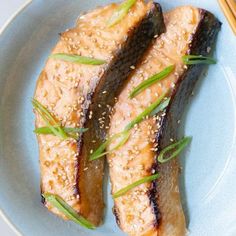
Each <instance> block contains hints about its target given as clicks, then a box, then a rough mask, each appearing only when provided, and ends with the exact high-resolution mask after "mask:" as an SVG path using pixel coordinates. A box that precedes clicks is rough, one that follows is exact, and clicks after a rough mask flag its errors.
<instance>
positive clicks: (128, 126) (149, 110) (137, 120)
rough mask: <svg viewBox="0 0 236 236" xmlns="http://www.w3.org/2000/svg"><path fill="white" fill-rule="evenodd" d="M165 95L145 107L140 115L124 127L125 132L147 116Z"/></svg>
mask: <svg viewBox="0 0 236 236" xmlns="http://www.w3.org/2000/svg"><path fill="white" fill-rule="evenodd" d="M166 95H167V93H164V94H163V95H161V96H160V97H159V98H158V99H157V100H156V101H155V102H154V103H152V104H151V105H150V106H149V107H147V108H146V109H145V110H144V111H143V112H142V113H140V114H139V115H138V116H137V117H136V118H135V119H134V120H132V121H131V122H130V123H129V124H128V125H127V126H126V127H125V130H130V129H132V128H133V127H134V126H135V125H136V124H139V123H140V122H141V121H143V119H145V118H146V117H147V116H149V115H150V114H151V113H152V112H153V111H154V110H155V109H156V108H157V107H158V106H159V105H160V104H161V102H162V101H163V99H164V98H165V96H166Z"/></svg>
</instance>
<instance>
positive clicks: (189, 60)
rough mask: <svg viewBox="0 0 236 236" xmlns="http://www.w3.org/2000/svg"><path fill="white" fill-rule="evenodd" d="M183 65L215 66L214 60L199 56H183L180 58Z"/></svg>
mask: <svg viewBox="0 0 236 236" xmlns="http://www.w3.org/2000/svg"><path fill="white" fill-rule="evenodd" d="M182 60H183V62H184V64H185V65H195V64H208V65H210V64H216V60H215V59H214V58H212V57H204V56H201V55H185V56H183V57H182Z"/></svg>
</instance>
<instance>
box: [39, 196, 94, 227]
mask: <svg viewBox="0 0 236 236" xmlns="http://www.w3.org/2000/svg"><path fill="white" fill-rule="evenodd" d="M42 196H43V197H44V198H45V200H46V201H48V202H49V203H50V204H51V205H52V206H54V207H55V208H57V209H58V210H59V211H60V212H61V213H63V214H64V215H65V216H66V217H68V218H69V219H70V220H72V221H74V222H75V223H77V224H79V225H81V226H83V227H85V228H87V229H95V228H96V227H95V226H94V225H93V224H92V223H90V222H89V221H88V220H86V219H85V218H84V217H82V216H81V215H79V214H78V213H77V212H76V211H75V210H74V209H73V208H72V207H71V206H69V205H68V204H67V203H66V202H65V201H64V200H63V199H62V198H61V197H59V196H57V195H54V194H50V193H44V194H42Z"/></svg>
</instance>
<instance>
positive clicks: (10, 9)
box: [0, 0, 26, 236]
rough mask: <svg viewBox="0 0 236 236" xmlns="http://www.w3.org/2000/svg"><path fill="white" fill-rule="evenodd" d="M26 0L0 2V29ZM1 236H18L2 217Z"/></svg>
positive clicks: (0, 224)
mask: <svg viewBox="0 0 236 236" xmlns="http://www.w3.org/2000/svg"><path fill="white" fill-rule="evenodd" d="M25 2H26V0H0V29H1V28H2V27H3V25H4V24H5V23H6V22H7V21H8V20H9V19H10V18H11V17H12V15H13V14H14V13H15V12H16V11H17V10H18V9H19V8H20V6H21V5H22V4H23V3H25ZM0 235H1V236H16V234H15V233H14V232H13V230H12V229H11V228H10V227H9V226H8V225H7V224H6V223H5V221H4V220H3V219H1V217H0Z"/></svg>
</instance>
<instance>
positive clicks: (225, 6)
mask: <svg viewBox="0 0 236 236" xmlns="http://www.w3.org/2000/svg"><path fill="white" fill-rule="evenodd" d="M219 4H220V6H221V8H222V10H223V12H224V14H225V17H226V18H227V20H228V22H229V24H230V26H231V28H232V30H233V32H234V33H235V35H236V0H219Z"/></svg>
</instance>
